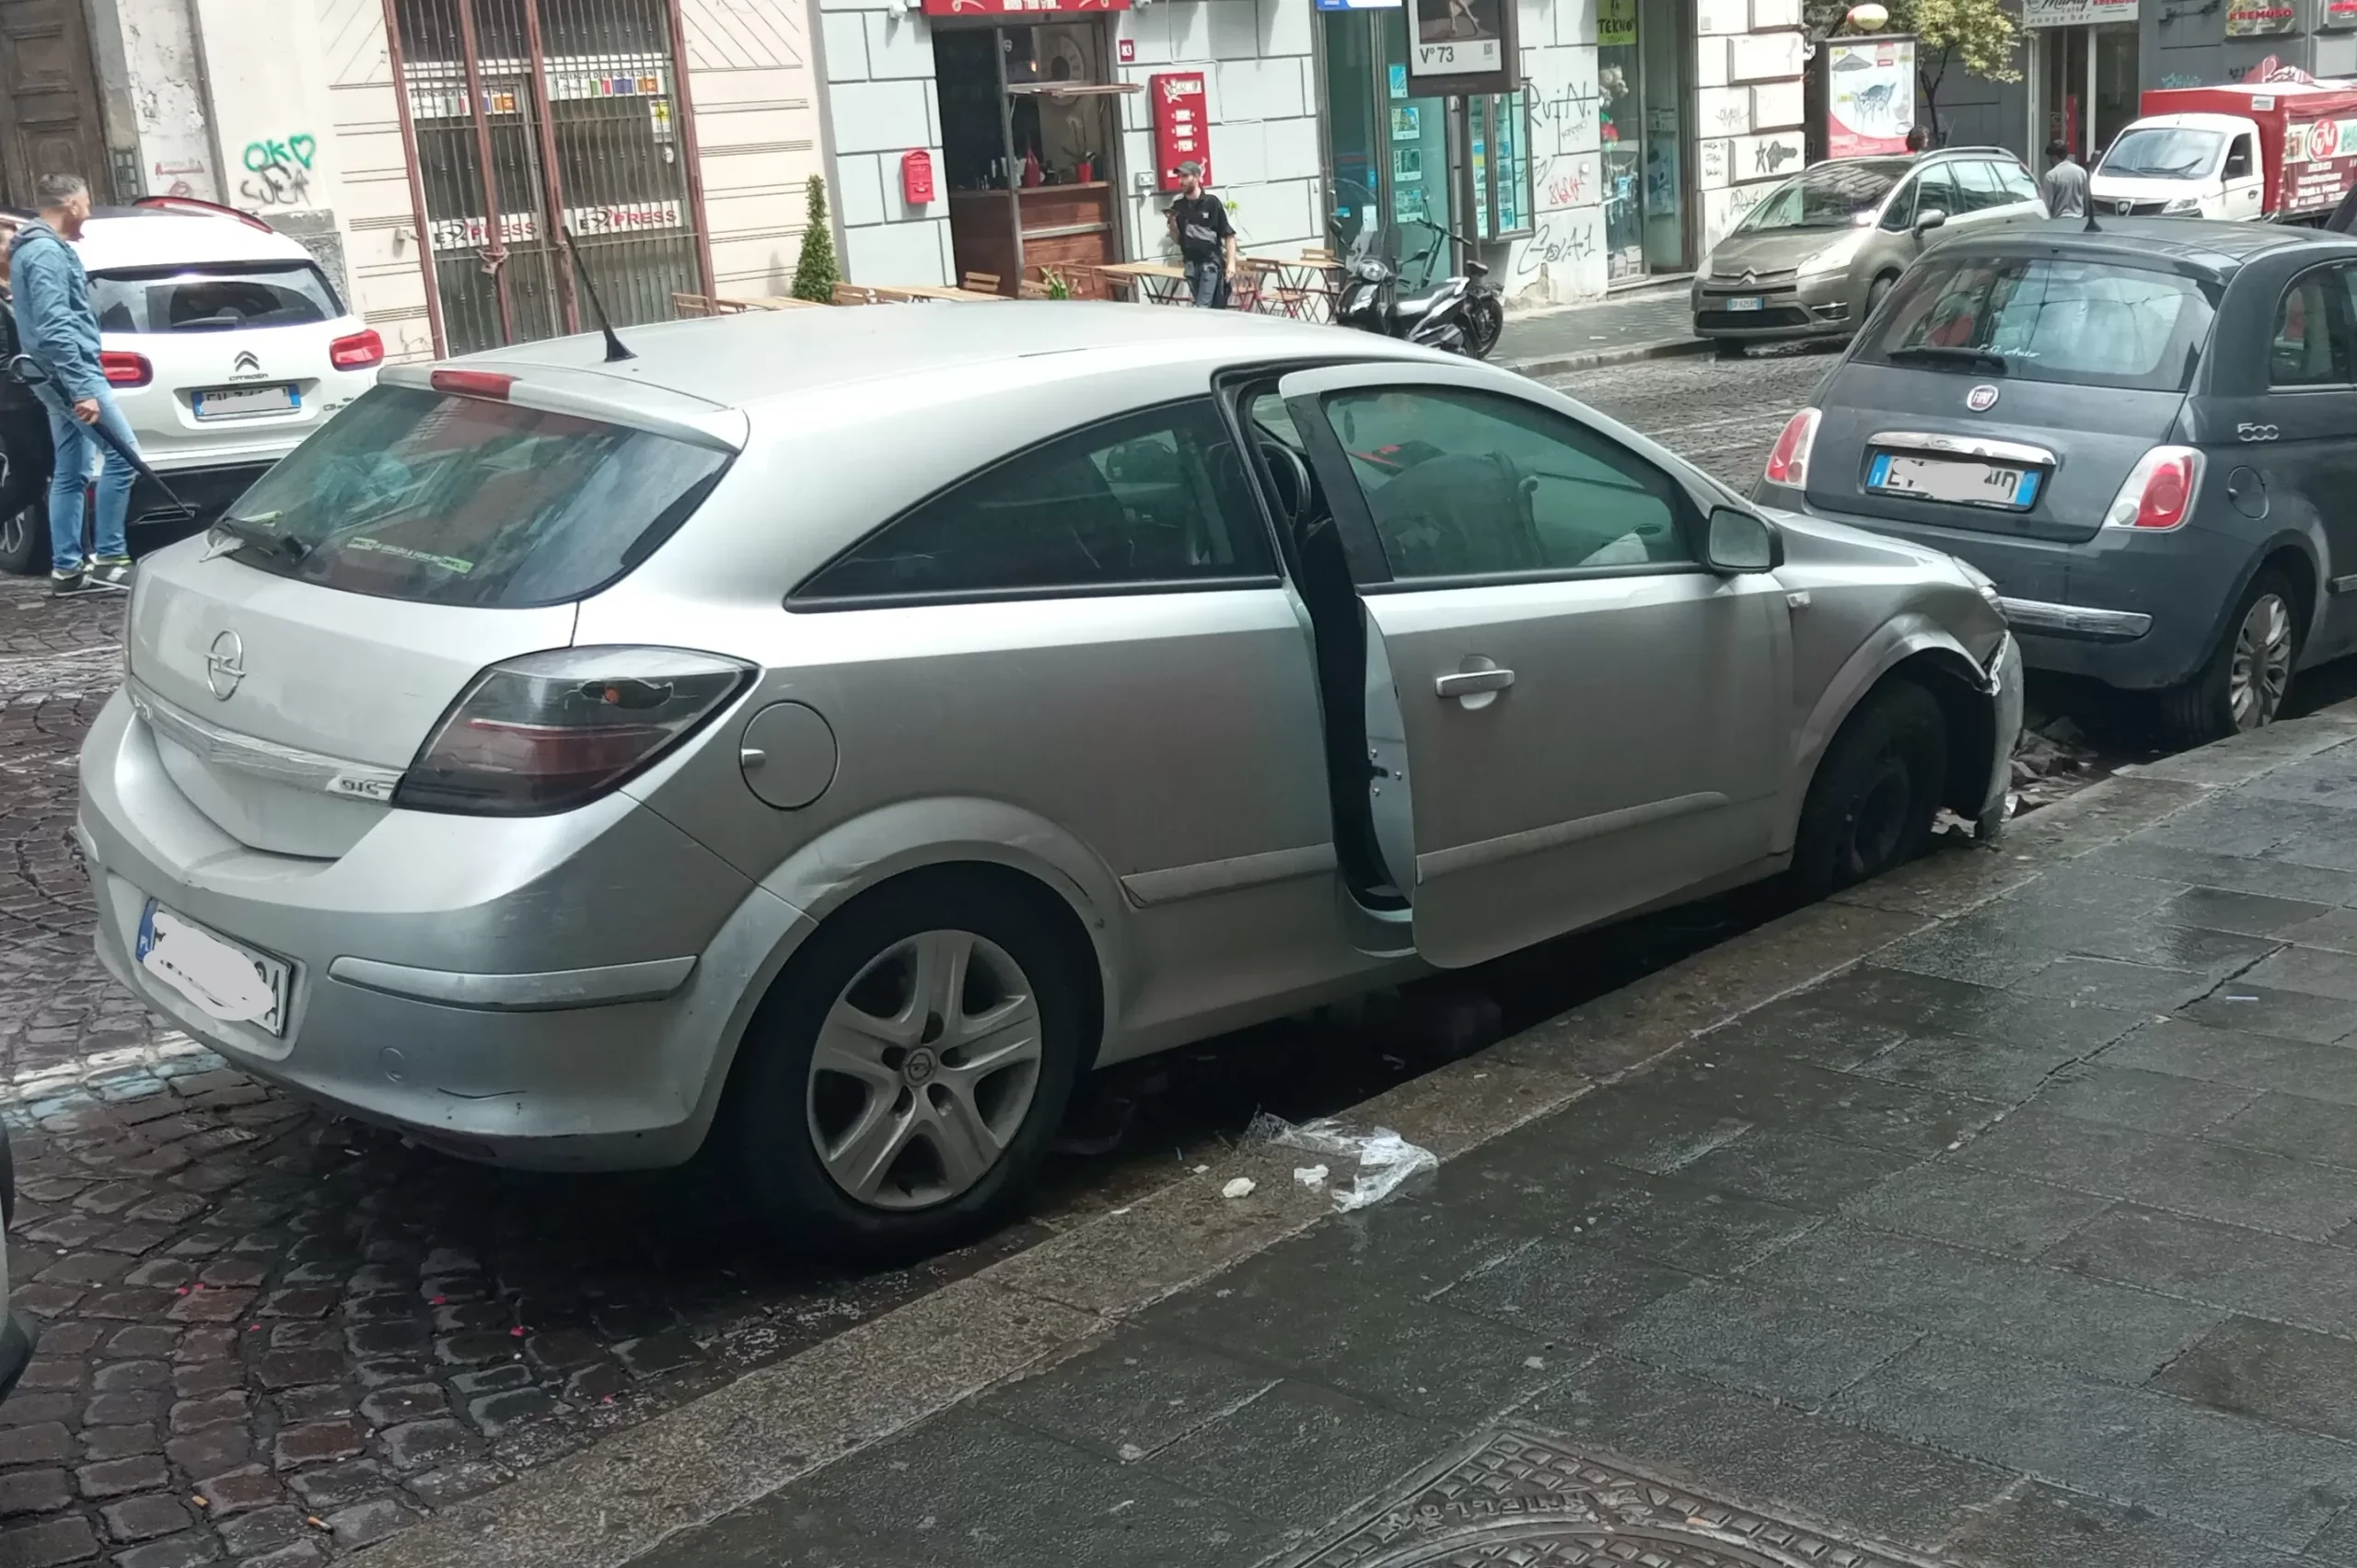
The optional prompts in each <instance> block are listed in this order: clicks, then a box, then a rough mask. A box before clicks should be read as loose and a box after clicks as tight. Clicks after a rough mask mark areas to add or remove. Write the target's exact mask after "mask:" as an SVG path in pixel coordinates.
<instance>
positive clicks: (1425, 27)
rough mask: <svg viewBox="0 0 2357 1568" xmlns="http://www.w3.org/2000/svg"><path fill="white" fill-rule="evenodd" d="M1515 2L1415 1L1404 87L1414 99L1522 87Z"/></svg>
mask: <svg viewBox="0 0 2357 1568" xmlns="http://www.w3.org/2000/svg"><path fill="white" fill-rule="evenodd" d="M1518 9H1519V6H1517V4H1516V0H1415V5H1414V6H1411V8H1410V10H1409V14H1408V20H1409V22H1410V24H1411V25H1410V37H1409V40H1408V88H1409V91H1410V93H1411V94H1412V95H1413V96H1414V97H1417V98H1437V97H1442V96H1446V95H1448V94H1452V93H1510V92H1513V91H1515V90H1516V89H1517V88H1519V87H1521V85H1522V83H1521V79H1520V78H1521V75H1522V72H1521V64H1522V57H1521V52H1520V51H1519V50H1518V49H1517V48H1516V47H1515V41H1516V40H1515V13H1516V11H1517V10H1518Z"/></svg>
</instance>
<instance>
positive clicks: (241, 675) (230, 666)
mask: <svg viewBox="0 0 2357 1568" xmlns="http://www.w3.org/2000/svg"><path fill="white" fill-rule="evenodd" d="M245 678H246V645H245V644H244V643H242V642H240V641H238V634H237V633H235V632H224V633H221V634H220V635H219V636H217V637H215V638H214V639H213V646H212V647H210V648H208V649H206V650H205V654H204V684H205V686H206V688H207V689H208V690H210V691H212V693H213V695H214V696H215V697H216V698H218V699H219V700H220V701H222V702H224V703H226V702H227V701H228V700H229V699H230V698H231V697H234V696H236V695H237V692H238V682H239V681H240V680H243V679H245Z"/></svg>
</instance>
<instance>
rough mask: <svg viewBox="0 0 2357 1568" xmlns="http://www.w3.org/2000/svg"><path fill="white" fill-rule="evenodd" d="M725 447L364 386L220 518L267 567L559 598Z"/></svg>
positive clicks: (599, 583)
mask: <svg viewBox="0 0 2357 1568" xmlns="http://www.w3.org/2000/svg"><path fill="white" fill-rule="evenodd" d="M727 462H728V459H727V455H726V454H725V453H722V452H716V451H714V450H712V449H710V448H708V447H697V446H691V445H690V444H689V443H687V442H684V441H676V440H673V439H671V438H670V437H668V436H656V435H653V434H650V433H648V432H646V431H643V430H632V429H628V428H625V427H624V426H622V425H619V424H604V423H602V422H600V421H598V420H591V419H581V418H577V417H575V416H574V415H572V414H563V413H543V412H540V410H538V409H528V408H521V407H518V406H517V405H516V404H513V403H505V402H496V401H488V400H485V399H481V398H450V397H444V396H442V395H441V394H440V393H437V392H422V391H417V390H415V389H411V388H407V387H377V388H374V389H371V390H369V391H368V392H366V393H365V394H363V395H362V397H361V398H360V400H359V401H356V402H354V404H353V405H352V406H351V407H350V408H348V409H346V410H344V411H343V412H342V413H340V414H338V415H336V417H335V419H334V421H333V422H332V423H331V424H329V425H328V426H327V427H326V428H325V429H324V430H321V431H320V432H319V434H318V435H316V436H312V437H311V438H310V439H309V440H308V441H306V442H304V443H303V444H302V445H301V446H300V447H296V448H295V450H294V452H293V454H292V455H290V456H289V457H288V458H287V459H285V461H284V462H282V463H280V464H279V465H278V466H277V467H276V468H274V469H273V470H270V472H268V473H267V474H264V475H263V476H262V478H261V480H260V481H259V482H257V483H256V484H255V485H254V487H253V488H252V489H251V490H249V491H247V492H246V494H244V495H243V496H242V497H241V498H239V500H238V503H237V505H234V506H232V507H231V508H230V509H229V511H228V513H227V514H226V516H225V517H223V518H222V519H221V522H220V524H219V525H218V527H219V528H220V529H221V530H223V532H224V533H228V534H238V535H240V536H243V537H244V538H245V539H246V540H247V542H246V544H245V545H244V546H243V548H241V549H240V550H239V551H238V559H239V560H240V561H243V562H245V563H247V564H249V565H251V566H255V567H259V568H260V569H261V570H262V571H265V572H274V573H276V574H277V575H280V576H284V577H294V578H296V579H298V580H300V581H303V582H307V583H318V584H320V585H322V586H324V587H331V588H342V589H345V590H347V591H349V592H352V593H360V594H373V595H375V596H377V598H400V599H410V600H413V601H415V602H417V603H420V604H450V605H472V606H481V607H495V608H500V609H519V608H523V607H526V606H529V605H543V604H562V603H564V602H566V601H567V600H570V599H576V598H582V597H583V596H584V595H586V594H589V593H592V592H595V591H596V590H597V589H598V588H599V587H604V586H605V585H606V584H607V583H610V582H611V581H612V580H613V579H614V578H616V577H618V576H620V575H622V574H623V573H624V572H627V571H629V570H630V569H631V568H632V567H633V566H635V565H637V564H638V563H639V562H641V561H643V560H644V559H645V558H646V556H647V555H649V554H650V553H652V552H654V550H655V548H656V546H657V545H659V544H661V543H662V542H663V540H665V539H666V538H668V537H669V535H670V533H671V531H672V530H673V529H674V528H678V527H679V524H680V522H681V521H682V520H684V519H685V518H686V517H687V516H688V514H689V513H691V512H692V511H694V510H695V507H696V504H697V503H698V502H700V501H701V500H702V498H703V496H704V494H706V493H707V492H708V491H709V490H710V488H711V486H712V484H713V482H714V481H715V480H717V479H718V478H719V477H720V473H721V470H723V469H725V468H726V466H727Z"/></svg>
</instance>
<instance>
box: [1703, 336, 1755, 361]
mask: <svg viewBox="0 0 2357 1568" xmlns="http://www.w3.org/2000/svg"><path fill="white" fill-rule="evenodd" d="M1747 346H1748V345H1747V344H1746V343H1744V341H1743V340H1742V339H1741V338H1713V339H1712V340H1711V348H1712V350H1713V352H1714V353H1715V354H1718V356H1719V357H1720V358H1721V359H1741V358H1742V357H1743V356H1744V351H1745V349H1746V348H1747Z"/></svg>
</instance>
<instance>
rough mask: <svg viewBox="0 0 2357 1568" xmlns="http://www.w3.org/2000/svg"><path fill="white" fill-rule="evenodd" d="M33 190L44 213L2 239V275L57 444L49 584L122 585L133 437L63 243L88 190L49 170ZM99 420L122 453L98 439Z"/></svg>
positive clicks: (79, 274)
mask: <svg viewBox="0 0 2357 1568" xmlns="http://www.w3.org/2000/svg"><path fill="white" fill-rule="evenodd" d="M36 189H37V191H38V193H39V196H40V200H41V218H40V220H39V221H38V222H35V223H29V224H26V225H25V226H22V227H21V228H19V229H17V236H16V238H14V239H12V240H10V241H9V242H8V273H9V283H10V285H11V287H12V288H13V290H14V292H15V295H16V310H17V348H18V349H19V350H20V351H21V352H23V353H25V354H30V355H31V356H32V357H33V359H34V360H35V361H36V362H38V363H39V364H40V366H41V368H42V369H43V370H45V371H47V372H48V373H49V378H48V379H47V380H46V381H44V382H41V383H39V384H37V385H36V386H35V387H34V389H33V391H34V395H35V396H37V397H39V398H40V399H41V407H42V408H43V409H45V410H46V411H47V412H48V413H49V434H50V440H51V442H52V445H53V446H54V447H56V450H57V468H56V471H55V473H54V474H53V476H52V478H51V480H50V485H49V563H50V591H51V592H52V593H53V594H58V595H66V594H79V593H90V592H97V591H102V590H113V591H115V592H122V591H124V590H127V589H128V588H129V587H131V552H130V550H129V548H128V547H127V546H126V545H125V544H124V543H123V537H122V535H123V523H124V520H125V518H126V517H128V515H129V513H130V511H131V482H132V477H133V475H132V468H131V460H130V459H129V458H128V457H126V456H125V455H124V451H128V450H130V449H132V448H133V447H134V443H135V441H136V437H134V436H133V435H132V433H131V425H130V424H129V423H128V422H127V421H126V420H124V418H123V417H122V410H121V409H119V408H117V407H116V406H115V401H114V394H113V393H112V392H111V391H110V390H109V389H108V387H107V378H106V375H105V373H104V372H103V371H101V370H100V369H99V317H98V312H97V311H96V310H94V309H92V308H91V306H90V280H89V276H88V274H87V273H84V272H83V270H82V259H81V258H80V257H79V256H76V255H75V253H74V247H73V246H72V245H71V244H69V243H68V241H70V240H74V239H78V238H81V234H82V225H83V224H84V223H86V222H87V221H88V219H89V216H90V188H89V186H88V185H87V183H85V182H84V181H83V180H81V179H80V178H79V177H77V176H75V175H71V174H48V175H43V176H42V177H41V181H40V183H39V185H38V186H37V187H36ZM101 424H103V425H105V426H106V428H107V429H108V430H109V431H110V432H111V433H112V434H113V436H114V437H115V439H116V440H118V441H120V442H121V443H122V447H123V448H124V451H118V450H116V449H115V448H114V447H111V446H110V445H108V444H107V443H106V442H105V441H104V440H102V439H101V438H100V437H99V434H98V429H97V427H98V426H99V425H101ZM100 459H102V460H103V466H102V467H101V468H100V469H99V496H98V512H99V517H98V538H97V540H96V541H95V542H96V549H95V550H94V551H93V552H92V554H91V557H90V559H89V561H88V563H87V564H86V563H84V561H83V559H82V493H83V488H84V487H85V486H86V485H87V483H88V482H89V478H90V470H91V468H92V467H93V466H94V464H95V463H96V462H98V461H99V460H100Z"/></svg>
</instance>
